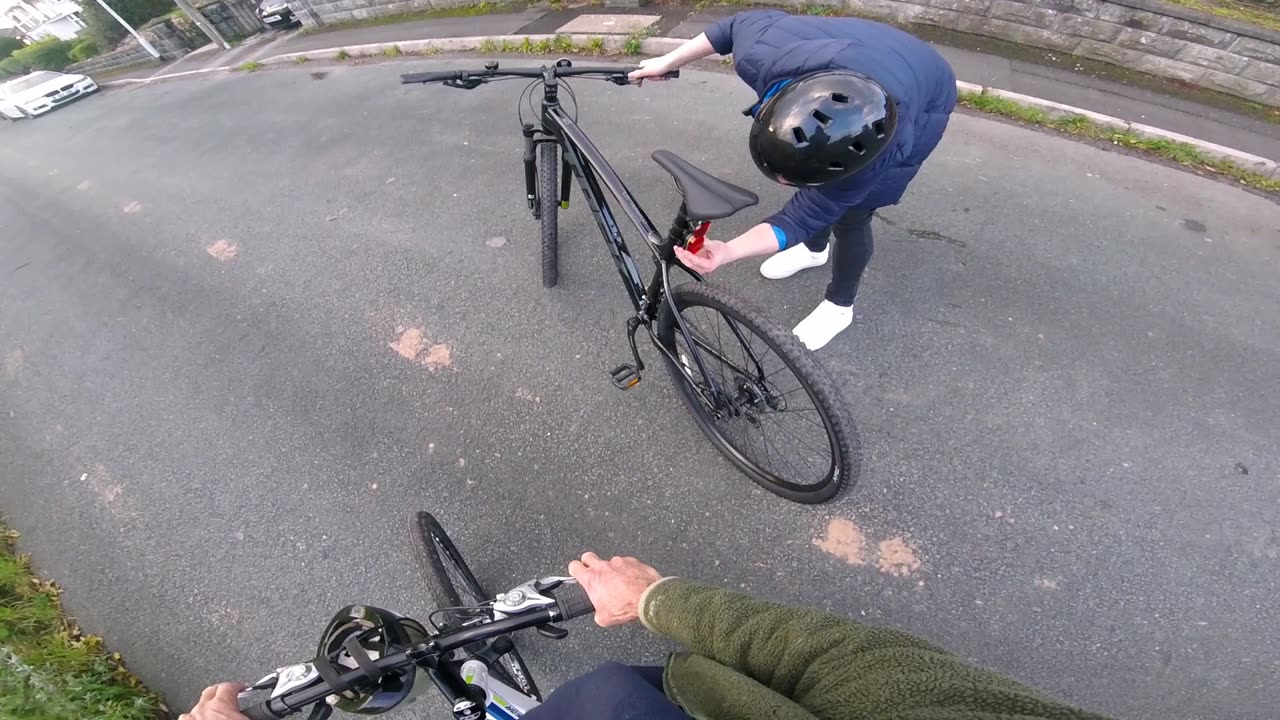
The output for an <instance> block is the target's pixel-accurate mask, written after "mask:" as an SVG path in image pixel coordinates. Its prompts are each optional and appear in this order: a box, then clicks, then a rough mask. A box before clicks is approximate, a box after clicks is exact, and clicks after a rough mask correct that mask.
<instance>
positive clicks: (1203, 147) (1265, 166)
mask: <svg viewBox="0 0 1280 720" xmlns="http://www.w3.org/2000/svg"><path fill="white" fill-rule="evenodd" d="M558 36H560V37H568V38H569V39H570V40H572V41H573V42H574V43H575V44H582V43H586V42H588V41H589V40H591V39H593V38H602V39H603V41H604V49H605V50H606V51H608V52H610V53H617V52H620V51H621V50H622V48H623V46H624V45H625V44H626V42H627V36H625V35H606V34H583V33H571V34H565V33H560V34H559V35H558ZM556 37H557V35H555V34H545V35H476V36H471V37H456V38H429V39H425V40H403V41H400V42H387V43H370V44H367V45H352V46H350V47H332V48H323V49H320V50H308V51H305V52H296V53H286V54H283V55H273V56H271V57H268V58H262V59H259V60H257V62H258V63H261V64H262V65H281V64H286V63H298V62H303V61H302V60H300V58H306V60H336V59H337V55H338V53H339V52H346V54H347V55H348V56H349V57H351V58H362V57H378V56H382V55H383V54H384V53H385V52H386V51H387V50H389V49H391V48H392V47H396V48H399V50H400V52H402V53H404V54H406V55H433V54H436V53H444V52H465V51H473V50H479V49H480V48H481V47H482V46H483V45H485V44H488V43H498V44H499V45H501V43H503V42H504V41H505V42H513V41H514V42H520V43H523V42H524V41H525V39H526V38H527V39H528V41H529V42H531V43H537V42H542V41H550V40H553V39H555V38H556ZM684 42H685V40H684V39H683V38H671V37H653V38H646V39H645V40H643V41H642V42H641V44H640V51H641V54H643V55H647V56H656V55H662V54H665V53H667V52H670V51H671V50H673V49H675V48H677V47H679V46H680V45H682V44H683V43H684ZM553 54H554V53H553ZM230 70H234V68H232V67H229V66H224V67H217V68H205V69H203V70H191V71H187V72H182V73H173V74H171V75H157V76H155V77H152V78H143V79H124V80H113V81H109V82H106V83H102V84H103V85H104V86H111V85H116V84H138V83H150V82H152V81H155V80H164V79H168V78H177V77H184V76H188V75H200V74H207V73H213V72H226V71H230ZM956 88H957V89H958V90H959V91H960V92H965V93H974V94H987V95H995V96H997V97H1002V98H1005V99H1007V100H1011V101H1013V102H1016V103H1019V104H1022V105H1026V106H1028V107H1033V108H1036V109H1039V110H1041V111H1043V112H1044V113H1045V114H1046V115H1048V116H1049V117H1051V118H1060V117H1064V116H1068V115H1078V116H1081V117H1084V118H1088V119H1089V120H1090V121H1092V122H1094V123H1095V124H1097V125H1101V126H1103V127H1109V128H1115V129H1117V130H1123V131H1126V132H1130V133H1133V134H1134V135H1138V136H1140V137H1144V138H1150V139H1158V140H1169V141H1172V142H1179V143H1185V144H1187V145H1190V146H1192V147H1194V148H1196V149H1197V150H1199V151H1200V152H1202V153H1204V154H1205V155H1206V156H1208V157H1211V158H1214V159H1217V160H1224V161H1226V162H1229V163H1231V164H1233V165H1235V166H1237V167H1239V168H1241V169H1244V170H1248V171H1249V172H1253V173H1256V174H1258V175H1261V176H1262V177H1264V178H1272V179H1280V163H1277V162H1276V161H1275V160H1269V159H1267V158H1264V157H1260V156H1258V155H1253V154H1251V153H1247V152H1244V151H1242V150H1236V149H1234V148H1229V147H1224V146H1222V145H1218V144H1217V143H1211V142H1208V141H1206V140H1199V139H1197V138H1193V137H1188V136H1186V135H1181V134H1179V133H1175V132H1170V131H1168V130H1162V129H1160V128H1157V127H1152V126H1150V125H1144V124H1142V123H1136V122H1132V121H1129V120H1125V119H1123V118H1117V117H1112V116H1110V115H1103V114H1101V113H1096V112H1093V111H1092V110H1085V109H1084V108H1078V107H1072V106H1070V105H1063V104H1062V103H1057V102H1054V101H1052V100H1045V99H1043V98H1038V97H1032V96H1030V95H1022V94H1020V93H1015V92H1010V91H1008V90H1001V89H999V88H993V87H986V86H983V85H976V84H974V83H968V82H963V81H957V82H956Z"/></svg>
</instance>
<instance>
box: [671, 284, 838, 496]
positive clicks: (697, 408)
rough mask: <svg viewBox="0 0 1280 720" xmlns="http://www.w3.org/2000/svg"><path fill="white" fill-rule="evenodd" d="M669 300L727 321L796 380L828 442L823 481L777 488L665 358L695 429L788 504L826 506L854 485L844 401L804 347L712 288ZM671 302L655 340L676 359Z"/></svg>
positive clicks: (683, 290)
mask: <svg viewBox="0 0 1280 720" xmlns="http://www.w3.org/2000/svg"><path fill="white" fill-rule="evenodd" d="M671 295H672V296H674V300H675V303H676V305H677V306H679V307H680V308H682V309H688V308H694V307H704V308H707V309H709V310H712V311H714V312H717V313H719V314H721V315H722V316H724V317H728V318H731V319H732V320H733V321H734V322H735V323H737V324H738V325H739V326H740V327H741V328H743V329H745V330H746V331H748V332H750V333H751V334H752V335H754V336H756V337H757V338H759V339H760V340H762V341H763V343H764V344H765V345H767V346H768V348H769V349H771V350H772V351H773V353H774V354H775V355H776V356H777V357H778V359H779V360H781V361H782V362H783V363H784V364H785V365H786V367H787V368H788V369H789V370H790V371H791V373H792V374H793V376H794V377H795V378H796V379H797V380H798V381H799V383H800V385H801V386H802V387H803V389H804V390H805V392H806V393H807V394H808V397H809V399H810V400H811V401H812V402H813V404H814V408H815V409H816V410H818V412H819V413H820V416H821V419H822V421H823V425H824V428H825V430H826V433H827V438H828V441H829V443H830V449H831V455H832V462H831V467H830V469H829V470H828V472H827V474H826V476H825V478H823V479H822V480H821V481H820V482H818V483H813V484H811V485H804V486H802V487H796V486H788V484H780V483H779V482H778V481H776V480H775V479H774V478H771V477H770V473H768V472H766V471H765V470H764V469H763V468H761V467H760V466H759V465H758V464H757V463H756V462H754V461H752V460H751V459H750V458H748V457H746V456H745V455H744V454H743V453H742V452H740V451H739V450H737V449H735V448H734V446H733V445H732V444H731V443H729V442H728V441H727V440H726V439H725V437H723V436H722V434H721V433H720V432H719V431H718V430H717V428H716V425H715V422H716V420H715V418H714V417H713V416H712V415H711V413H710V411H709V410H708V409H707V408H706V406H705V405H703V403H702V400H701V398H700V397H699V395H698V393H697V391H696V390H695V388H694V387H693V386H692V385H691V384H690V382H689V380H688V379H687V378H686V377H685V374H684V372H682V370H681V368H680V367H678V366H677V365H676V363H675V362H673V361H672V359H671V358H670V357H666V356H665V355H664V358H665V359H666V364H667V369H668V370H669V371H670V373H671V377H672V380H673V381H674V382H675V384H676V386H677V387H678V388H679V389H680V398H681V400H683V401H684V404H685V407H687V408H688V409H689V412H690V413H692V414H693V417H694V420H695V422H696V423H697V425H698V427H699V429H701V430H702V432H703V434H705V435H706V436H707V438H708V439H709V440H710V441H711V443H712V444H713V445H715V447H716V449H717V450H719V451H720V453H721V454H722V455H724V456H725V458H726V459H728V460H729V461H730V462H731V463H733V465H734V466H735V467H737V468H738V469H739V470H740V471H742V472H743V473H744V474H745V475H747V477H750V478H751V479H752V480H753V481H755V482H756V483H757V484H758V485H760V486H761V487H763V488H765V489H766V490H768V491H769V492H771V493H774V494H775V495H778V496H780V497H783V498H786V499H787V500H791V501H793V502H798V503H805V504H816V503H821V502H826V501H828V500H830V499H832V498H834V497H835V496H836V495H837V494H838V493H839V492H840V490H841V489H842V488H843V487H844V486H846V485H852V484H853V483H854V482H856V479H857V478H856V475H855V474H854V473H855V471H856V470H857V468H858V465H859V463H860V462H861V452H860V449H859V445H858V442H857V440H856V437H857V436H856V432H855V430H854V426H853V422H852V421H851V420H850V419H849V416H848V411H847V409H846V406H845V403H844V400H843V398H842V396H841V394H840V391H839V390H838V389H837V388H836V384H835V381H834V380H833V379H832V378H831V375H830V373H828V371H827V370H826V369H825V368H824V367H823V366H822V364H821V363H820V362H819V361H818V359H817V358H816V357H814V355H813V353H811V352H809V351H808V350H807V349H806V348H805V347H804V345H803V344H802V343H801V342H800V339H799V338H797V337H796V336H795V335H793V334H792V333H790V332H788V331H786V330H784V329H783V328H781V327H779V326H778V325H776V324H775V323H773V321H771V320H769V319H768V316H767V315H766V314H764V313H763V312H761V311H759V310H756V309H755V308H753V307H752V306H751V305H750V304H748V303H746V302H744V301H743V300H741V299H738V298H736V297H733V296H732V295H731V294H729V293H728V292H726V291H724V290H723V289H721V288H718V287H715V286H713V285H708V284H706V283H695V284H691V285H682V286H680V287H677V288H675V289H673V290H672V292H671ZM672 299H673V298H670V297H669V298H667V299H666V300H665V301H664V302H663V305H662V311H661V314H660V316H659V320H658V338H659V340H660V341H661V342H662V343H663V345H664V346H665V347H666V348H667V349H668V350H670V351H671V353H672V354H673V355H678V352H679V351H678V350H677V345H676V336H677V334H678V333H679V328H678V326H677V324H676V319H675V313H674V312H673V310H672ZM686 322H687V321H686ZM695 372H696V370H695Z"/></svg>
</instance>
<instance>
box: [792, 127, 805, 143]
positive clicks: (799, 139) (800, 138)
mask: <svg viewBox="0 0 1280 720" xmlns="http://www.w3.org/2000/svg"><path fill="white" fill-rule="evenodd" d="M791 134H792V135H793V136H795V139H796V144H797V145H805V144H807V143H808V142H809V136H808V135H805V134H804V128H798V127H794V128H791Z"/></svg>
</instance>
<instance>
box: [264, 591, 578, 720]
mask: <svg viewBox="0 0 1280 720" xmlns="http://www.w3.org/2000/svg"><path fill="white" fill-rule="evenodd" d="M483 607H484V608H485V609H488V610H490V611H491V617H492V619H491V620H489V621H488V622H485V623H483V624H480V625H476V626H472V627H467V628H464V629H460V630H455V631H449V632H445V633H443V634H440V635H436V636H434V637H432V638H430V639H429V640H428V641H426V642H422V643H418V644H416V645H414V646H413V647H410V648H409V649H407V650H405V651H402V652H398V653H394V654H391V655H387V656H385V657H379V658H372V657H368V656H365V657H364V658H363V659H362V660H360V661H358V665H359V667H357V668H355V669H351V670H346V671H344V672H336V671H334V670H333V669H332V668H334V667H335V665H334V664H333V663H329V664H327V665H326V669H321V668H319V667H318V665H321V664H323V663H318V662H316V661H312V662H306V663H300V664H297V665H291V666H289V667H285V668H281V669H279V670H277V671H276V672H275V673H272V674H270V675H268V676H266V677H264V678H263V679H262V680H259V681H258V682H257V683H255V684H254V685H253V686H252V687H251V688H250V690H265V689H268V688H274V690H273V691H272V693H271V697H270V698H269V699H267V700H265V701H263V702H261V703H257V704H254V705H250V706H248V707H246V708H243V709H241V711H240V712H241V713H243V714H244V715H245V716H246V717H248V718H249V720H280V719H281V718H284V717H287V716H289V715H293V714H295V713H299V712H302V711H304V710H306V709H307V708H309V707H312V706H315V705H316V704H317V703H326V702H328V704H333V703H332V701H331V700H332V699H336V696H337V695H339V694H341V693H346V692H351V691H353V690H354V691H357V692H358V691H360V690H361V689H362V688H369V687H372V686H376V685H377V684H378V683H379V682H380V681H381V680H382V679H383V678H386V677H387V676H391V675H396V674H398V673H403V672H404V671H405V670H407V669H409V668H410V667H412V666H416V667H417V668H422V669H425V670H429V671H431V675H432V679H433V680H435V682H436V684H437V686H438V687H439V688H440V690H441V691H442V692H444V693H445V694H446V695H447V696H453V697H450V700H453V701H455V715H457V714H458V707H457V705H456V701H457V700H458V699H459V697H458V696H459V695H463V696H465V692H466V686H465V685H462V686H459V685H458V684H457V683H459V682H461V680H460V678H458V676H457V672H456V668H444V667H443V665H444V664H445V663H446V662H448V661H447V660H445V659H444V658H446V657H447V656H448V655H449V654H450V653H451V652H452V651H454V650H457V649H459V648H463V647H465V646H467V645H471V644H472V643H476V642H482V641H485V640H490V639H492V638H497V637H499V636H502V635H506V634H508V633H513V632H516V631H518V630H525V629H528V628H533V627H537V628H541V627H545V626H548V625H551V624H552V623H557V622H563V621H566V620H573V619H575V618H579V617H582V616H583V615H587V614H590V613H592V612H594V611H595V607H594V606H593V605H592V604H591V599H590V598H589V597H588V596H587V592H586V590H585V589H583V587H582V586H581V585H579V584H577V581H575V580H573V579H572V578H564V577H549V578H543V579H542V580H531V581H529V582H527V583H523V584H521V585H519V586H517V587H516V588H513V589H512V590H510V591H508V592H506V593H503V594H502V595H499V596H498V597H497V599H495V600H494V601H492V602H491V603H486V605H484V606H483ZM562 632H563V631H562ZM335 655H336V653H335ZM327 659H331V658H327ZM316 660H317V661H318V660H320V658H317V659H316ZM246 692H248V691H246ZM480 707H481V710H480V711H479V713H480V714H479V715H477V716H476V717H483V709H482V708H483V703H481V704H480ZM388 709H389V708H388ZM317 715H318V716H319V717H325V716H327V715H328V712H327V710H326V711H325V712H323V713H317V714H313V715H312V717H316V716H317Z"/></svg>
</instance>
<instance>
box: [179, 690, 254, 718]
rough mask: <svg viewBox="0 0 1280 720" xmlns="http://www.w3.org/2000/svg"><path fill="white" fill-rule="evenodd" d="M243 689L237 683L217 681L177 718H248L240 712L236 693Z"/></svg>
mask: <svg viewBox="0 0 1280 720" xmlns="http://www.w3.org/2000/svg"><path fill="white" fill-rule="evenodd" d="M243 689H244V686H243V685H239V684H237V683H218V684H217V685H213V686H211V687H207V688H205V689H204V692H202V693H200V702H198V703H196V706H195V707H193V708H191V712H189V713H183V714H181V715H179V716H178V720H249V719H248V718H246V717H245V716H244V715H242V714H241V713H240V704H239V703H238V702H236V695H237V694H239V692H240V691H241V690H243Z"/></svg>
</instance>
